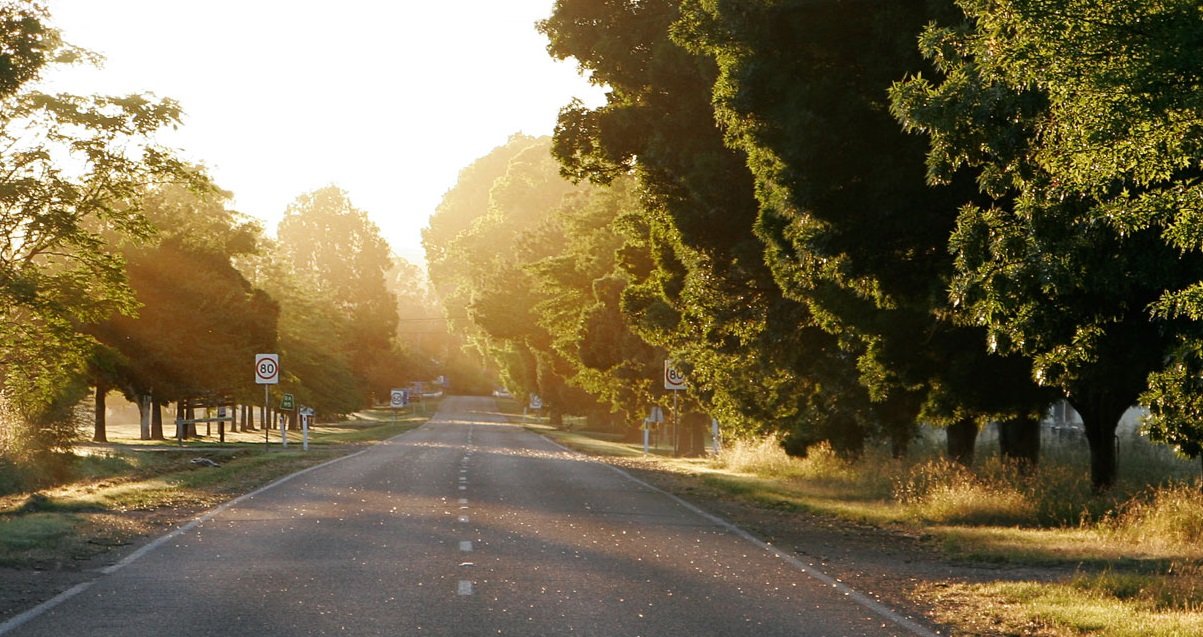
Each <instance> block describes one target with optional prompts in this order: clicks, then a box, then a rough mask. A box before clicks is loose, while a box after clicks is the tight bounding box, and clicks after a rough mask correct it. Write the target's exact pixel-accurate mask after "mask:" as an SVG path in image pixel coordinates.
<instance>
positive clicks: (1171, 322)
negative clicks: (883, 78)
mask: <svg viewBox="0 0 1203 637" xmlns="http://www.w3.org/2000/svg"><path fill="white" fill-rule="evenodd" d="M960 5H961V7H962V9H963V10H964V12H965V16H966V17H967V21H964V22H957V21H955V20H954V21H948V22H946V23H945V24H946V25H950V26H940V25H932V26H929V27H928V28H927V29H926V30H925V31H924V33H923V36H922V39H921V49H922V51H923V53H924V55H925V56H926V57H927V58H928V59H930V60H932V61H933V62H934V63H935V65H936V67H937V70H938V75H939V81H932V80H929V79H928V78H926V77H923V76H914V77H911V78H910V79H908V80H907V81H906V82H903V83H900V84H899V85H897V86H895V87H894V88H893V90H892V100H893V109H894V112H895V114H896V115H897V117H898V118H899V119H900V120H901V121H902V122H903V123H904V125H905V126H906V127H907V128H908V129H910V130H913V131H918V132H921V133H923V134H925V135H926V136H927V137H928V139H929V141H930V150H929V152H928V172H927V178H928V180H929V182H932V183H942V182H946V181H948V180H949V179H952V178H953V176H954V173H956V172H957V171H958V170H962V169H969V170H970V171H972V172H973V173H975V175H976V177H977V181H978V185H979V188H980V190H981V192H982V193H983V194H984V195H986V197H987V200H986V201H984V202H972V203H969V204H967V205H966V206H965V207H964V208H962V209H961V213H960V217H959V219H958V222H957V229H956V232H955V234H954V236H953V239H952V248H953V251H954V253H955V255H956V259H957V276H956V278H955V279H954V280H953V285H952V290H953V298H954V301H955V302H957V303H958V304H959V305H960V306H961V307H963V308H964V310H965V312H966V314H967V316H969V317H970V318H971V319H972V320H973V321H974V322H975V323H977V324H980V325H983V326H985V327H986V328H987V329H988V330H989V334H990V342H991V345H992V347H994V348H995V349H997V350H998V351H1001V352H1020V353H1023V354H1024V355H1026V356H1028V357H1030V358H1031V360H1032V361H1033V369H1034V375H1035V377H1036V378H1037V379H1038V380H1039V381H1040V382H1042V383H1043V384H1045V385H1048V386H1052V387H1057V388H1059V389H1060V390H1061V391H1063V392H1064V393H1065V394H1066V395H1067V397H1068V399H1069V400H1070V402H1071V403H1072V404H1073V405H1074V407H1075V408H1076V409H1077V410H1078V412H1079V413H1081V414H1082V417H1083V421H1084V423H1085V425H1086V432H1087V439H1088V441H1089V444H1090V449H1091V476H1092V481H1093V483H1094V485H1095V487H1096V488H1099V489H1103V488H1106V487H1108V486H1110V485H1111V484H1112V483H1113V481H1114V480H1115V472H1116V462H1115V444H1114V433H1115V428H1116V425H1117V423H1118V420H1119V417H1120V415H1121V414H1122V413H1123V412H1124V410H1126V409H1127V408H1128V407H1129V406H1131V405H1132V404H1134V403H1135V402H1136V401H1137V399H1138V397H1139V395H1140V394H1141V392H1142V390H1144V389H1145V387H1146V386H1147V382H1148V376H1149V374H1150V373H1152V372H1155V371H1157V370H1158V369H1160V368H1161V367H1162V365H1163V362H1164V361H1165V357H1166V355H1167V354H1168V353H1171V352H1173V351H1175V350H1174V348H1176V347H1178V344H1179V343H1180V342H1181V341H1180V338H1181V337H1182V336H1183V335H1186V334H1190V333H1191V332H1194V331H1195V330H1196V328H1195V327H1194V326H1193V325H1192V324H1189V323H1188V322H1186V321H1184V320H1183V318H1191V317H1192V312H1193V311H1194V310H1193V309H1192V303H1191V297H1192V294H1193V292H1192V289H1193V286H1194V285H1195V284H1196V283H1197V281H1198V275H1197V272H1198V271H1199V259H1198V253H1197V248H1198V241H1197V239H1196V238H1192V237H1196V236H1197V232H1196V230H1195V229H1194V228H1195V227H1196V226H1197V224H1196V223H1194V221H1192V219H1194V218H1195V217H1196V216H1197V214H1196V212H1195V208H1196V206H1194V205H1193V204H1190V203H1189V202H1190V201H1191V200H1192V199H1193V198H1197V196H1198V195H1197V194H1195V190H1196V189H1197V187H1198V177H1199V168H1198V161H1197V159H1198V137H1199V136H1198V134H1197V132H1198V127H1199V115H1198V113H1199V110H1198V103H1197V101H1198V99H1199V97H1198V95H1197V91H1194V90H1193V89H1191V88H1187V87H1190V86H1194V85H1195V84H1197V82H1198V75H1199V69H1198V65H1197V63H1196V62H1195V58H1194V57H1193V56H1194V54H1193V53H1191V52H1190V51H1191V50H1193V48H1194V46H1193V45H1192V44H1190V43H1192V42H1196V43H1197V42H1198V38H1199V26H1198V7H1197V6H1194V5H1192V4H1191V3H1187V2H1177V1H1170V2H1157V3H1147V2H1139V1H1121V2H1115V3H1100V2H1084V1H1080V0H1056V1H1052V2H1046V1H1040V2H1035V1H1029V0H1015V1H1011V0H1005V1H1003V0H1000V1H996V2H989V3H986V2H961V3H960ZM1188 251H1189V252H1188ZM1151 307H1152V308H1154V309H1155V311H1154V312H1153V313H1152V314H1150V312H1149V309H1150V308H1151ZM1191 350H1192V347H1190V346H1187V347H1186V348H1185V349H1183V350H1180V351H1182V352H1185V357H1186V358H1185V360H1186V361H1187V362H1189V361H1190V360H1191V355H1190V354H1189V352H1190V351H1191ZM1179 369H1181V368H1179V367H1175V366H1171V367H1170V368H1169V370H1168V372H1167V373H1165V374H1162V375H1161V376H1159V377H1158V378H1157V379H1156V382H1155V386H1156V387H1158V388H1159V390H1160V391H1161V393H1160V394H1159V395H1160V396H1161V397H1162V398H1168V397H1176V396H1178V393H1177V392H1178V390H1185V391H1187V393H1189V392H1190V391H1193V390H1190V389H1189V383H1187V384H1186V385H1183V384H1182V382H1183V380H1185V377H1183V376H1181V375H1179V374H1178V371H1177V370H1179ZM1175 383H1176V384H1178V389H1173V388H1172V387H1170V386H1169V385H1173V384H1175ZM1167 384H1168V385H1167ZM1154 398H1156V396H1154ZM1155 402H1156V401H1155ZM1180 404H1181V406H1182V409H1183V410H1184V412H1187V411H1188V410H1189V409H1190V408H1191V407H1190V404H1191V402H1190V401H1183V402H1182V403H1180ZM1154 411H1155V414H1156V417H1158V418H1163V417H1167V418H1168V419H1166V420H1163V421H1162V424H1164V425H1167V426H1168V427H1169V430H1173V429H1175V428H1177V425H1175V424H1173V423H1174V422H1178V423H1181V422H1183V420H1181V419H1179V416H1180V415H1181V414H1179V415H1174V414H1172V412H1173V411H1174V407H1172V406H1171V405H1170V404H1169V403H1166V402H1162V403H1161V404H1160V405H1159V406H1158V408H1157V409H1155V410H1154ZM1167 431H1168V430H1167Z"/></svg>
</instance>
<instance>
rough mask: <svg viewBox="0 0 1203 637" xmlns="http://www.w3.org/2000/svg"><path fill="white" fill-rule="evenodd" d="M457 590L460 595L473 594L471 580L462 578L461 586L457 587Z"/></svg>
mask: <svg viewBox="0 0 1203 637" xmlns="http://www.w3.org/2000/svg"><path fill="white" fill-rule="evenodd" d="M456 592H457V593H459V594H460V595H464V596H467V595H471V594H472V582H471V580H466V579H462V580H460V581H459V586H458V587H456Z"/></svg>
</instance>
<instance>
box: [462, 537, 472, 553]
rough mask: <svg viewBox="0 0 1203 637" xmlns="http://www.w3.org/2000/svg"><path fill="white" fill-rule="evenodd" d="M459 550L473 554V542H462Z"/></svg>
mask: <svg viewBox="0 0 1203 637" xmlns="http://www.w3.org/2000/svg"><path fill="white" fill-rule="evenodd" d="M459 550H461V551H463V552H464V553H471V552H472V541H471V540H464V541H462V542H460V543H459Z"/></svg>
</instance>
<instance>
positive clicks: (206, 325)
mask: <svg viewBox="0 0 1203 637" xmlns="http://www.w3.org/2000/svg"><path fill="white" fill-rule="evenodd" d="M226 199H228V195H226V194H225V193H220V192H216V191H210V192H207V193H198V192H195V191H191V190H188V189H186V188H183V187H181V186H178V185H170V184H169V185H163V186H160V187H157V188H154V189H153V190H151V191H150V192H148V193H147V194H146V195H145V196H144V198H143V200H142V206H143V209H144V210H145V215H146V218H147V219H148V221H149V222H150V223H151V224H153V226H154V228H155V229H156V231H155V235H154V240H153V241H151V242H139V243H135V244H128V245H126V246H125V247H124V249H123V256H124V260H125V261H126V264H127V265H126V270H127V273H128V275H127V276H128V279H129V283H130V286H131V288H132V290H133V292H134V296H135V298H136V300H137V302H138V304H139V309H138V313H137V315H136V316H123V315H117V316H113V317H111V318H110V319H109V320H107V321H104V322H102V323H100V324H98V325H97V326H95V327H93V328H90V330H89V331H90V332H91V333H92V334H93V335H94V336H95V337H96V338H97V340H98V341H99V342H100V343H101V345H102V346H103V348H104V350H106V352H107V353H106V354H104V356H106V357H108V359H110V360H111V361H112V362H110V363H109V364H107V365H101V366H96V367H98V370H97V371H98V373H97V374H96V377H95V378H96V380H95V384H96V387H97V391H98V392H99V391H100V390H101V388H102V387H104V388H109V387H112V388H117V389H120V390H121V391H122V393H124V394H125V397H126V398H127V399H129V400H131V401H133V402H135V403H138V404H139V405H142V404H143V402H144V401H143V398H144V397H148V396H153V398H154V404H155V405H162V404H164V403H166V402H168V401H180V400H185V399H198V398H204V399H213V398H216V397H219V396H225V395H235V394H240V395H241V396H242V397H243V398H244V400H251V399H253V398H254V396H253V395H250V392H248V391H247V389H246V388H247V383H246V382H245V379H246V372H245V370H246V369H247V367H246V366H247V364H248V361H251V360H253V357H254V355H255V353H257V352H265V351H273V349H274V347H275V343H276V324H277V318H278V313H279V308H278V306H277V304H276V302H275V301H274V300H272V299H271V298H270V297H269V296H268V295H267V294H266V293H265V292H264V291H262V290H258V289H256V288H254V287H253V286H252V285H251V284H250V283H249V282H248V281H247V280H246V278H245V277H243V275H242V274H241V273H240V272H239V271H238V270H237V269H236V268H235V266H234V264H233V261H234V260H235V259H237V258H239V257H241V256H242V255H246V254H250V253H252V252H253V251H255V250H256V249H257V246H256V238H257V237H258V236H259V234H260V230H259V228H258V226H257V225H255V224H252V223H250V222H247V221H246V220H245V219H243V218H242V217H241V216H240V215H238V214H237V213H235V212H233V211H231V210H229V209H227V208H226V207H225V200H226ZM102 360H103V359H102ZM100 372H103V373H100ZM160 433H161V432H160Z"/></svg>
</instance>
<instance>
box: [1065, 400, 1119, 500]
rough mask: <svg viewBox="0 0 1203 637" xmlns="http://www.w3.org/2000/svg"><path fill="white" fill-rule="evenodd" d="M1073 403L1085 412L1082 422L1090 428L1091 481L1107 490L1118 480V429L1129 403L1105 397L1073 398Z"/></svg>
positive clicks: (1096, 488) (1082, 413) (1097, 486)
mask: <svg viewBox="0 0 1203 637" xmlns="http://www.w3.org/2000/svg"><path fill="white" fill-rule="evenodd" d="M1071 404H1072V405H1073V407H1074V409H1076V410H1078V415H1080V416H1082V426H1083V427H1084V428H1085V429H1086V442H1087V444H1089V446H1090V483H1091V485H1092V486H1093V487H1094V490H1095V491H1096V492H1102V491H1106V490H1108V489H1110V488H1111V487H1112V486H1113V485H1114V484H1115V477H1116V473H1117V470H1118V467H1119V459H1118V457H1117V454H1116V452H1115V430H1116V428H1117V427H1118V426H1119V419H1120V416H1123V415H1124V412H1125V411H1127V410H1128V405H1127V404H1118V403H1116V402H1115V401H1111V400H1106V399H1105V398H1102V399H1096V400H1086V401H1082V402H1072V401H1071Z"/></svg>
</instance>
